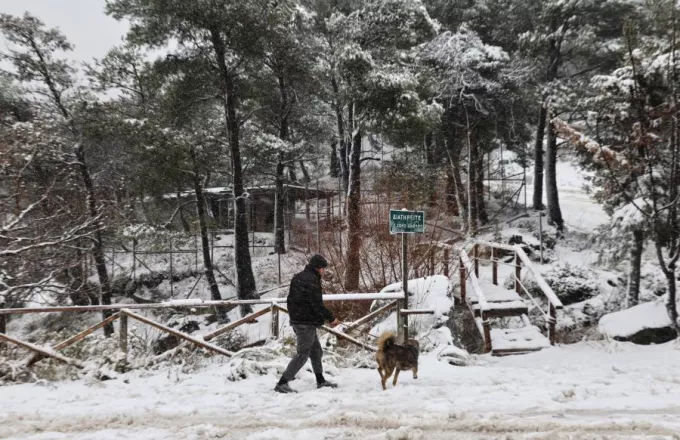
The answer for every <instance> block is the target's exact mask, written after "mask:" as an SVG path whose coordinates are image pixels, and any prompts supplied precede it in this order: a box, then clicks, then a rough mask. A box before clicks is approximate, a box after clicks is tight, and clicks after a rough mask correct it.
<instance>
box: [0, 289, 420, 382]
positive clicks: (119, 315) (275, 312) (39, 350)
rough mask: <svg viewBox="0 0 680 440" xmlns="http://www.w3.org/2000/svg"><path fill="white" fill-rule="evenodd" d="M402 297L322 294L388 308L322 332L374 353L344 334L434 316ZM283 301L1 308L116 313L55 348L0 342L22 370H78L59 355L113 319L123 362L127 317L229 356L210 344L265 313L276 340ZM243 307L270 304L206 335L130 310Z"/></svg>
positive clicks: (2, 311)
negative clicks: (12, 349) (46, 365)
mask: <svg viewBox="0 0 680 440" xmlns="http://www.w3.org/2000/svg"><path fill="white" fill-rule="evenodd" d="M404 298H405V296H404V293H403V292H393V293H358V294H336V295H324V296H323V300H324V301H353V300H361V301H365V300H388V301H390V302H389V303H388V304H387V305H385V306H383V307H380V308H379V309H377V310H375V311H373V312H371V313H369V314H368V315H366V316H364V317H362V318H360V319H358V320H356V321H354V322H351V323H348V324H342V325H341V326H339V327H338V328H331V327H329V326H323V327H322V328H323V330H325V331H326V332H328V333H330V334H332V335H334V336H336V337H338V338H340V339H344V340H346V341H349V342H350V343H352V344H355V345H357V346H359V347H361V348H363V349H366V350H369V351H372V352H375V351H376V350H377V348H376V347H374V346H372V345H369V344H366V343H364V342H362V341H359V340H358V339H356V338H354V337H352V336H350V335H348V334H347V332H349V331H351V330H353V329H356V328H357V327H359V326H361V325H363V324H365V323H368V322H370V321H371V320H373V319H374V318H376V317H377V316H379V315H381V314H384V313H387V312H389V311H391V310H393V309H397V310H400V311H401V313H406V314H425V313H433V311H432V310H416V309H414V310H407V309H403V308H402V304H403V300H404ZM285 301H286V298H266V299H257V300H242V301H233V300H227V301H201V300H192V301H171V302H166V303H157V304H113V305H98V306H71V307H31V308H16V309H0V315H21V314H35V313H75V312H79V313H82V312H97V311H102V310H111V311H115V313H114V314H113V315H111V316H109V317H108V318H106V319H104V320H103V321H101V322H99V323H97V324H95V325H93V326H91V327H88V328H87V329H85V330H83V331H81V332H79V333H77V334H76V335H74V336H72V337H70V338H68V339H66V340H64V341H63V342H60V343H58V344H57V345H55V346H53V347H42V346H39V345H36V344H32V343H29V342H26V341H22V340H20V339H17V338H14V337H12V336H9V335H7V334H5V333H0V341H5V342H8V343H10V344H13V345H16V346H19V347H22V348H25V349H28V350H29V351H31V352H33V353H34V354H33V355H32V356H30V357H29V358H28V359H27V360H26V362H25V363H24V366H25V367H31V366H33V365H34V364H36V363H37V362H39V361H40V360H42V359H45V358H52V359H55V360H58V361H60V362H64V363H66V364H69V365H73V366H75V367H77V368H81V369H82V368H85V365H84V364H83V363H82V361H80V360H77V359H73V358H69V357H67V356H64V355H63V354H61V353H59V352H60V351H62V350H63V349H65V348H67V347H70V346H72V345H73V344H75V343H77V342H80V341H82V340H83V339H85V338H86V337H87V336H88V335H90V334H92V333H94V332H95V331H97V330H99V329H101V328H103V327H105V326H107V325H109V324H111V323H113V322H114V321H116V320H119V321H120V325H119V330H118V338H119V349H120V351H121V352H122V353H123V354H124V357H125V360H126V361H127V357H128V318H130V319H133V320H136V321H138V322H141V323H143V324H146V325H149V326H151V327H154V328H156V329H158V330H160V331H162V332H164V333H168V334H171V335H173V336H175V337H177V338H179V339H181V340H182V342H181V343H180V344H179V345H178V346H177V347H175V349H177V348H179V347H182V346H186V344H193V345H195V346H198V347H200V348H203V349H205V350H208V351H212V352H214V353H217V354H220V355H223V356H232V355H233V354H234V353H233V352H231V351H229V350H226V349H224V348H222V347H219V346H217V345H214V344H212V343H211V342H210V341H211V340H213V339H215V338H217V337H218V336H220V335H223V334H225V333H227V332H229V331H232V330H234V329H236V328H237V327H239V326H241V325H244V324H248V323H252V322H255V320H256V319H257V318H259V317H261V316H263V315H266V314H267V313H271V314H272V321H271V337H272V338H274V339H276V338H278V337H279V333H280V326H279V312H283V313H288V310H286V309H285V308H284V307H282V306H280V305H279V304H280V303H282V302H285ZM243 304H250V305H257V304H265V305H269V307H265V308H263V309H261V310H258V311H256V312H254V313H251V314H249V315H247V316H244V317H242V318H240V319H239V320H237V321H234V322H231V323H228V324H226V325H224V326H222V327H220V328H218V329H216V330H213V331H211V332H210V333H207V334H205V335H202V336H192V335H189V334H187V333H184V332H181V331H179V330H176V329H173V328H171V327H168V326H165V325H163V324H160V323H158V322H156V321H154V320H152V319H149V318H147V317H146V316H143V315H140V314H138V313H136V312H133V309H143V310H144V309H168V308H174V309H177V308H179V309H182V308H191V309H198V308H212V307H227V306H239V305H243Z"/></svg>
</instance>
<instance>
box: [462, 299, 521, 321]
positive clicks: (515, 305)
mask: <svg viewBox="0 0 680 440" xmlns="http://www.w3.org/2000/svg"><path fill="white" fill-rule="evenodd" d="M488 304H489V310H488V311H487V316H488V317H489V318H510V317H513V316H522V315H526V314H527V313H529V307H527V305H526V304H525V303H524V301H508V302H489V303H488ZM472 309H473V310H474V311H475V317H481V313H480V311H479V304H473V305H472Z"/></svg>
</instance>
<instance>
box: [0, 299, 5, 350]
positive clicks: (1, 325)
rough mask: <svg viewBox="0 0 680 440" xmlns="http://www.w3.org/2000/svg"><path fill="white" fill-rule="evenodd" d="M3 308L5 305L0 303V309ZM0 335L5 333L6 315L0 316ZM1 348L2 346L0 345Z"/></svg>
mask: <svg viewBox="0 0 680 440" xmlns="http://www.w3.org/2000/svg"><path fill="white" fill-rule="evenodd" d="M4 308H5V303H4V302H1V303H0V309H4ZM0 333H7V315H0ZM0 347H2V345H0Z"/></svg>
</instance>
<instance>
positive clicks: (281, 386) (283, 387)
mask: <svg viewBox="0 0 680 440" xmlns="http://www.w3.org/2000/svg"><path fill="white" fill-rule="evenodd" d="M274 391H276V392H277V393H282V394H290V393H297V391H295V390H294V389H292V388H291V387H290V385H288V381H286V380H283V379H281V380H280V381H279V383H277V384H276V386H275V387H274Z"/></svg>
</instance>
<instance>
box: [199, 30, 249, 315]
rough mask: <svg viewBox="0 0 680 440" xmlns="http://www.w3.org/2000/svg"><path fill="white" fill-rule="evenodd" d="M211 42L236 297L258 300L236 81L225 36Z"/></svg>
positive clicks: (214, 37)
mask: <svg viewBox="0 0 680 440" xmlns="http://www.w3.org/2000/svg"><path fill="white" fill-rule="evenodd" d="M211 39H212V43H213V48H214V50H215V55H216V60H217V63H218V66H219V70H220V76H221V79H222V86H223V88H224V95H225V97H224V100H223V105H224V113H225V119H226V125H227V136H228V140H229V147H230V150H231V171H232V176H233V182H234V194H233V196H234V260H235V263H236V294H237V296H238V298H239V299H255V298H258V294H257V289H256V285H255V276H254V275H253V267H252V262H251V259H250V248H249V247H248V218H247V210H246V200H245V198H244V186H243V165H242V163H241V147H240V135H239V131H240V124H241V121H240V120H239V119H238V117H237V110H238V107H239V102H238V97H237V96H236V85H235V84H234V78H233V77H232V75H231V74H230V73H229V70H228V69H227V63H226V49H225V45H224V41H223V40H222V35H221V34H220V32H219V31H218V30H217V29H212V30H211ZM251 311H252V308H251V307H250V306H243V307H241V313H242V314H244V315H245V314H247V313H250V312H251Z"/></svg>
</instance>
